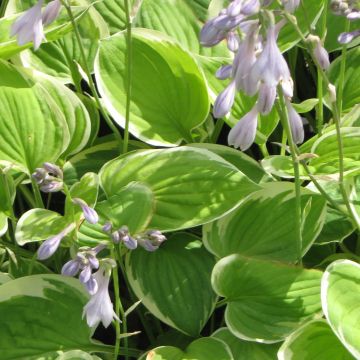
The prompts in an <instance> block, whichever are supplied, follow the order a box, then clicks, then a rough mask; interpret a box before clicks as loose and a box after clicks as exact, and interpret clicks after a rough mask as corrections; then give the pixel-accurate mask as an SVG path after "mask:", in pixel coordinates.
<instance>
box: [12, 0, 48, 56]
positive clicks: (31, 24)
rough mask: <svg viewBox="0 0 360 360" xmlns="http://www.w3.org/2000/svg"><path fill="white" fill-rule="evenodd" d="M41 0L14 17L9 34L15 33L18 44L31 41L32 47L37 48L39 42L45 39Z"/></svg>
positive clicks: (13, 34) (42, 0)
mask: <svg viewBox="0 0 360 360" xmlns="http://www.w3.org/2000/svg"><path fill="white" fill-rule="evenodd" d="M43 2H44V0H39V1H38V2H37V4H35V5H34V6H33V7H31V8H30V9H28V10H27V11H25V13H24V14H23V15H22V16H21V17H19V18H18V19H16V20H15V22H14V24H13V25H12V27H11V33H10V35H11V36H15V35H17V41H18V44H19V45H24V44H26V43H28V42H31V41H32V42H33V44H34V49H35V50H37V49H38V48H39V47H40V45H41V42H42V41H43V40H44V39H45V35H44V30H43V23H42V14H41V7H42V4H43Z"/></svg>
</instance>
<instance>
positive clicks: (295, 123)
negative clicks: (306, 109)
mask: <svg viewBox="0 0 360 360" xmlns="http://www.w3.org/2000/svg"><path fill="white" fill-rule="evenodd" d="M285 103H286V109H287V112H288V116H289V122H290V128H291V133H292V137H293V140H294V142H295V144H300V143H302V142H303V141H304V127H303V121H302V119H301V117H300V115H299V114H298V113H297V112H296V111H295V109H294V108H293V107H292V105H291V103H290V101H289V100H288V99H286V100H285Z"/></svg>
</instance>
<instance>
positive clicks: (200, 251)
mask: <svg viewBox="0 0 360 360" xmlns="http://www.w3.org/2000/svg"><path fill="white" fill-rule="evenodd" d="M214 264H215V261H214V258H213V257H212V256H211V255H210V254H209V253H208V252H207V251H206V250H205V249H204V248H203V247H202V244H201V241H199V240H198V239H197V238H196V237H194V236H193V235H190V234H186V233H178V234H175V235H173V236H171V237H170V238H169V239H168V240H167V241H165V242H164V243H163V244H162V245H161V246H160V248H159V249H158V250H157V251H156V252H151V253H150V252H147V251H145V250H143V249H137V250H136V251H133V252H131V253H130V254H129V255H128V257H127V261H126V273H127V277H128V279H129V282H130V285H131V287H132V289H133V291H134V292H135V294H136V296H137V297H138V298H139V299H140V300H141V301H142V303H143V304H144V305H145V306H146V307H147V308H148V309H149V311H150V312H151V313H152V314H153V315H155V316H156V317H158V318H159V319H160V320H162V321H163V322H165V323H166V324H168V325H170V326H172V327H174V328H176V329H179V330H181V331H182V332H184V333H186V334H189V335H192V336H198V335H199V333H200V331H201V329H202V328H203V326H204V325H205V323H206V322H207V320H208V318H209V317H210V315H211V313H212V311H213V309H214V306H215V302H216V295H215V293H214V292H213V290H212V288H211V283H210V275H211V270H212V268H213V266H214Z"/></svg>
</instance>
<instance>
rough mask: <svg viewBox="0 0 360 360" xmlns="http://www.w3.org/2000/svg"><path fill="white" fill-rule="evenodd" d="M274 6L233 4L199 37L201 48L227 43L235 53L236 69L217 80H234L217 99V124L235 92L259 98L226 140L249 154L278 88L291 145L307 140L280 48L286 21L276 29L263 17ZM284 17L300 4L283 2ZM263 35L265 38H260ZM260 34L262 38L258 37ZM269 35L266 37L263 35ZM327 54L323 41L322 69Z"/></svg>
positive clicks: (253, 1)
mask: <svg viewBox="0 0 360 360" xmlns="http://www.w3.org/2000/svg"><path fill="white" fill-rule="evenodd" d="M270 3H271V1H262V3H261V2H260V1H259V0H233V1H232V2H231V3H230V5H229V6H228V7H227V8H226V9H223V10H222V11H221V12H220V13H219V15H218V16H217V17H215V18H214V19H211V20H210V21H208V22H207V23H206V24H205V25H204V27H203V29H202V31H201V34H200V42H201V44H202V45H203V46H214V45H216V44H217V43H219V42H220V41H221V40H223V39H226V40H227V44H228V48H229V50H230V51H232V52H234V53H235V56H234V60H233V63H232V64H231V65H225V66H223V67H221V68H220V69H219V70H218V71H217V73H216V76H217V77H218V78H219V79H222V80H224V79H228V78H229V79H230V83H229V85H228V86H227V87H226V88H225V90H223V91H222V92H221V93H220V94H219V95H218V97H217V99H216V101H215V103H214V109H213V114H214V116H215V118H220V117H223V116H226V115H227V114H228V113H229V112H230V110H231V108H232V106H233V104H234V100H235V95H236V91H243V92H244V93H245V94H247V95H249V96H254V95H256V94H257V102H256V103H255V105H254V107H253V108H252V109H251V110H250V112H248V113H247V114H246V115H245V116H244V117H243V118H241V119H240V121H239V122H238V123H237V124H236V125H235V126H234V127H233V129H232V130H231V131H230V133H229V136H228V142H229V145H233V146H234V147H236V148H240V149H241V150H243V151H244V150H246V149H248V148H249V147H250V146H251V145H252V143H253V142H254V140H255V135H256V128H257V119H258V115H259V114H262V115H267V114H269V113H270V111H271V110H272V108H273V106H274V103H275V100H276V95H277V91H278V87H280V88H281V89H282V92H283V94H284V96H285V98H286V108H287V111H288V115H289V120H290V126H291V131H292V135H293V139H294V141H295V142H296V143H301V142H302V141H303V140H304V130H303V126H302V119H301V117H300V116H299V115H298V114H297V113H296V111H295V110H294V108H293V107H292V105H291V102H290V100H291V98H292V96H293V81H292V78H291V75H290V70H289V67H288V65H287V63H286V61H285V59H284V57H283V55H282V53H281V51H280V49H279V47H278V45H277V37H278V34H279V31H280V29H281V27H282V26H283V25H284V20H281V21H280V22H278V23H277V24H275V21H274V16H273V14H272V13H271V12H270V11H266V12H263V14H265V15H268V16H267V17H268V21H267V24H266V25H264V24H263V23H264V21H263V18H264V16H260V14H261V11H262V6H267V5H269V4H270ZM282 4H283V7H284V9H285V11H288V12H293V11H295V10H296V8H297V6H298V5H299V1H290V0H282ZM261 31H262V32H261ZM260 32H261V34H260ZM265 34H266V35H265ZM324 52H325V53H326V50H325V49H324V48H323V47H322V46H321V42H320V39H319V41H318V42H317V43H316V45H315V49H314V54H315V56H321V63H322V64H323V66H324V68H327V67H328V60H327V62H326V55H327V53H326V54H325V53H324Z"/></svg>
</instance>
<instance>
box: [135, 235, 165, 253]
mask: <svg viewBox="0 0 360 360" xmlns="http://www.w3.org/2000/svg"><path fill="white" fill-rule="evenodd" d="M137 240H138V243H139V244H140V246H142V247H143V248H144V249H145V250H147V251H151V252H153V251H155V250H157V249H158V248H159V247H160V245H161V244H162V243H163V242H164V241H165V240H166V236H165V235H164V234H163V233H162V232H161V231H159V230H148V231H147V232H146V233H145V234H143V235H139V236H138V237H137Z"/></svg>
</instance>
